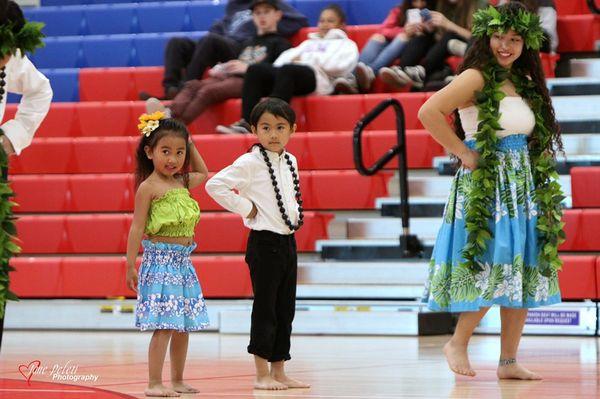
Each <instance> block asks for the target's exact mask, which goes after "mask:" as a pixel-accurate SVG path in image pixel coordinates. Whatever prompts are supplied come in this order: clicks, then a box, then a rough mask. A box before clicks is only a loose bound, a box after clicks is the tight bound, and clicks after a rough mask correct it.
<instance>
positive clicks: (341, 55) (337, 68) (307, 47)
mask: <svg viewBox="0 0 600 399" xmlns="http://www.w3.org/2000/svg"><path fill="white" fill-rule="evenodd" d="M345 23H346V15H345V14H344V11H343V10H342V9H341V8H340V7H339V6H338V5H335V4H331V5H328V6H327V7H325V8H324V9H323V11H321V16H320V17H319V24H318V31H317V32H313V33H310V34H309V35H308V39H307V40H305V41H303V42H302V43H300V45H299V46H298V47H294V48H291V49H289V50H286V51H285V52H283V53H282V54H281V55H280V56H279V58H277V60H276V61H275V62H274V63H273V65H269V64H267V63H259V64H254V65H251V66H250V67H248V70H247V72H246V76H245V77H244V89H243V91H242V119H241V120H240V121H238V122H236V123H234V124H233V125H231V126H222V125H221V126H218V127H217V131H219V132H221V133H250V126H249V125H248V123H247V121H248V120H249V118H250V113H251V112H252V109H253V108H254V106H255V105H256V104H258V103H259V101H260V100H261V98H263V97H276V98H280V99H282V100H284V101H286V102H289V101H290V100H291V99H292V97H293V96H305V95H308V94H312V93H314V94H321V95H325V94H331V93H332V92H333V81H334V80H335V79H336V78H339V77H342V76H347V75H348V74H350V73H351V72H352V71H353V70H354V68H355V67H356V63H357V62H358V48H357V46H356V43H354V42H353V41H352V40H350V39H348V36H347V35H346V32H344V31H343V28H344V26H345Z"/></svg>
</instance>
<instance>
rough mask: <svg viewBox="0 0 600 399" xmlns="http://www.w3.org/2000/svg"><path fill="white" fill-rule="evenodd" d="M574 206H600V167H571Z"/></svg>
mask: <svg viewBox="0 0 600 399" xmlns="http://www.w3.org/2000/svg"><path fill="white" fill-rule="evenodd" d="M571 195H572V197H573V207H574V208H600V167H593V166H592V167H577V168H572V169H571Z"/></svg>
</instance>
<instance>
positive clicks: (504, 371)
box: [496, 363, 542, 380]
mask: <svg viewBox="0 0 600 399" xmlns="http://www.w3.org/2000/svg"><path fill="white" fill-rule="evenodd" d="M496 374H497V375H498V378H499V379H501V380H505V379H512V380H541V379H542V377H541V376H540V375H539V374H536V373H534V372H531V371H529V370H527V369H526V368H525V367H523V366H521V365H520V364H519V363H512V364H509V365H506V366H499V367H498V371H497V372H496Z"/></svg>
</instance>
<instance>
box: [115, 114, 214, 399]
mask: <svg viewBox="0 0 600 399" xmlns="http://www.w3.org/2000/svg"><path fill="white" fill-rule="evenodd" d="M138 128H139V129H140V131H141V133H142V139H141V140H140V144H139V146H138V150H137V170H136V186H137V192H136V195H135V209H134V214H133V223H132V225H131V229H130V231H129V239H128V242H127V285H128V286H129V288H131V289H132V290H134V291H136V292H137V294H138V295H137V306H136V312H135V319H136V326H137V327H139V328H140V329H141V330H142V331H144V330H154V334H153V335H152V340H151V341H150V348H149V350H148V368H149V381H148V388H147V389H146V391H145V394H146V396H179V393H196V392H198V390H196V389H195V388H192V387H190V386H189V385H187V384H184V383H183V369H184V366H185V359H186V354H187V347H188V332H189V331H197V330H200V329H203V328H205V327H206V326H208V324H209V321H208V315H207V312H206V305H205V303H204V298H203V296H202V289H201V288H200V283H199V282H198V277H197V275H196V271H195V270H194V266H193V265H192V262H191V261H190V254H191V252H192V251H193V250H194V249H195V248H196V244H195V243H194V240H193V238H194V228H195V226H196V224H197V223H198V219H199V218H200V209H199V207H198V203H197V202H196V201H195V200H194V199H193V198H192V197H191V196H190V193H189V191H188V189H190V188H193V187H196V186H198V185H200V184H201V183H202V182H203V181H204V180H205V179H206V178H207V176H208V169H207V168H206V164H205V163H204V160H203V159H202V157H201V156H200V154H199V153H198V150H197V149H196V147H195V146H194V143H193V142H192V141H191V137H190V134H189V133H188V131H187V129H186V127H185V125H184V124H183V123H181V122H179V121H177V120H175V119H165V118H164V114H163V113H162V112H155V113H154V114H152V115H146V114H144V115H142V116H141V117H140V124H139V125H138ZM144 234H145V235H146V236H147V239H146V240H144V241H142V237H143V236H144ZM140 244H142V245H143V247H144V255H143V258H142V264H141V266H140V269H139V276H138V272H137V271H136V270H135V260H136V256H137V254H138V251H139V248H140ZM169 342H170V354H171V383H172V389H171V388H167V387H166V386H164V385H163V383H162V368H163V363H164V360H165V355H166V351H167V347H168V346H169Z"/></svg>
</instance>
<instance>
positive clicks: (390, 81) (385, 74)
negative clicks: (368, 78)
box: [379, 66, 410, 88]
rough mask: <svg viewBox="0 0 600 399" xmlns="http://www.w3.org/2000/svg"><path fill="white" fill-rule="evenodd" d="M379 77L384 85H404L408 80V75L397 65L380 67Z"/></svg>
mask: <svg viewBox="0 0 600 399" xmlns="http://www.w3.org/2000/svg"><path fill="white" fill-rule="evenodd" d="M379 77H380V78H381V80H383V83H385V84H386V85H388V86H392V87H398V88H399V87H403V86H406V85H407V84H408V83H409V82H410V79H409V78H408V76H406V74H405V73H404V72H403V71H402V68H400V67H398V66H392V67H385V68H381V69H380V70H379Z"/></svg>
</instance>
